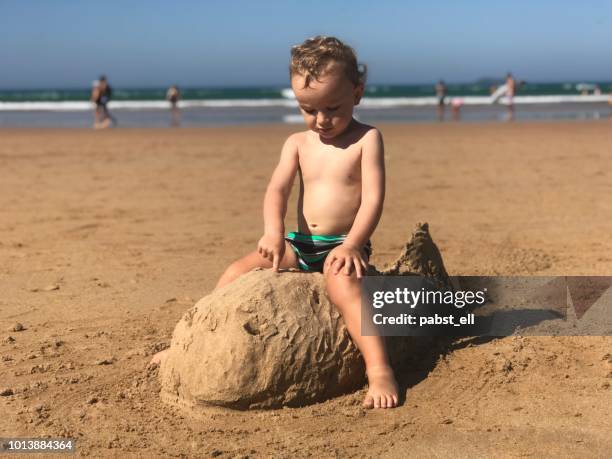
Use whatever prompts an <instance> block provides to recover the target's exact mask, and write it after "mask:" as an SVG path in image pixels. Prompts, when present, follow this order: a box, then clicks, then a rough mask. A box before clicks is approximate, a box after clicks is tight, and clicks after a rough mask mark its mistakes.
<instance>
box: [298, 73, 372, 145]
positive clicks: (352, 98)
mask: <svg viewBox="0 0 612 459" xmlns="http://www.w3.org/2000/svg"><path fill="white" fill-rule="evenodd" d="M305 81H306V79H305V78H304V76H302V75H293V77H292V78H291V87H292V89H293V92H294V93H295V97H296V99H297V101H298V104H299V105H300V110H301V112H302V115H303V116H304V121H305V122H306V126H308V129H310V130H312V131H314V132H316V133H317V134H319V136H320V137H321V138H323V139H332V138H334V137H337V136H338V135H340V134H342V133H343V132H344V131H345V129H346V128H347V127H348V125H349V124H350V123H351V120H352V119H353V108H354V107H355V105H357V104H358V103H359V100H360V99H361V96H362V95H363V85H359V86H354V85H353V83H352V82H351V81H350V80H349V79H348V78H347V77H346V76H345V75H344V71H343V69H342V66H341V65H340V64H336V63H332V64H331V65H330V66H329V67H328V69H327V71H326V72H325V73H324V74H323V76H321V77H320V79H319V80H315V79H311V80H310V82H309V85H308V87H304V83H305Z"/></svg>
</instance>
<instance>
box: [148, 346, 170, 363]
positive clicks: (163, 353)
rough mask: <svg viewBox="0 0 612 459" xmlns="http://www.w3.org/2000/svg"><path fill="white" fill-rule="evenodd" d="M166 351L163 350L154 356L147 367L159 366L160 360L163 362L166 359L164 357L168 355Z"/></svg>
mask: <svg viewBox="0 0 612 459" xmlns="http://www.w3.org/2000/svg"><path fill="white" fill-rule="evenodd" d="M168 350H169V349H166V350H163V351H161V352H158V353H157V354H155V355H154V356H153V358H152V359H151V361H150V362H149V366H159V365H161V363H162V360H164V359H165V358H166V356H167V355H168Z"/></svg>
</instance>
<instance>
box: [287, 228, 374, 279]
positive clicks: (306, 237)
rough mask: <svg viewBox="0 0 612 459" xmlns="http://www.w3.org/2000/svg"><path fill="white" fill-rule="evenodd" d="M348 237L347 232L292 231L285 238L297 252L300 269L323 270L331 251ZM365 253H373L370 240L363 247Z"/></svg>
mask: <svg viewBox="0 0 612 459" xmlns="http://www.w3.org/2000/svg"><path fill="white" fill-rule="evenodd" d="M345 239H346V234H340V235H328V236H322V235H314V234H302V233H298V232H291V233H289V234H287V237H286V238H285V240H286V241H287V242H288V243H289V244H290V245H291V248H292V249H293V251H294V252H295V254H296V256H297V259H298V264H299V265H300V269H302V270H303V271H318V272H320V273H322V272H323V264H324V263H325V259H326V258H327V255H328V254H329V252H331V251H332V250H333V249H335V248H336V247H338V246H339V245H340V244H342V243H343V242H344V240H345ZM363 250H364V252H365V254H366V255H367V256H368V257H370V255H372V244H371V243H370V241H368V242H367V243H366V245H365V246H364V247H363Z"/></svg>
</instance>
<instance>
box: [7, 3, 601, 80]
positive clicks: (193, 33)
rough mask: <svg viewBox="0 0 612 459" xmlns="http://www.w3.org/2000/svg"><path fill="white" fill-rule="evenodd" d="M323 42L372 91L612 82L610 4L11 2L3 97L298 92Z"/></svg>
mask: <svg viewBox="0 0 612 459" xmlns="http://www.w3.org/2000/svg"><path fill="white" fill-rule="evenodd" d="M316 34H327V35H336V36H338V37H339V38H341V39H343V40H345V41H346V42H348V43H349V44H351V45H352V46H354V47H355V48H356V49H357V51H358V54H359V58H360V60H361V61H363V62H365V63H367V64H368V66H369V69H370V82H371V83H421V82H432V81H434V80H437V79H438V78H444V79H446V80H447V81H450V82H465V81H472V80H475V79H478V78H480V77H488V76H500V75H503V74H504V73H505V72H506V71H507V70H511V71H512V72H513V73H514V74H515V75H516V76H517V77H518V78H520V79H526V80H531V81H564V80H585V81H586V80H612V1H610V0H599V1H595V0H581V1H568V0H545V1H539V0H507V1H495V0H489V1H485V0H482V1H477V0H430V1H419V2H414V1H386V2H385V1H381V2H372V1H361V0H354V1H335V0H327V1H319V0H285V1H264V0H260V1H256V0H253V1H234V0H222V1H204V0H201V1H196V0H189V1H180V0H178V1H174V2H171V1H167V2H163V1H157V0H148V1H131V0H124V1H118V0H108V1H102V0H100V1H96V2H93V1H87V0H78V1H77V0H14V1H11V0H0V43H1V44H0V88H3V89H9V88H45V87H53V88H62V87H86V86H88V85H89V83H90V82H91V80H93V79H95V78H96V77H97V76H98V75H99V74H100V73H106V74H108V75H109V78H110V80H111V83H113V84H114V85H115V86H123V87H128V86H131V87H137V86H146V87H151V86H166V85H168V84H170V83H174V82H176V83H178V84H180V85H182V86H257V85H287V62H288V56H289V47H290V45H292V44H295V43H298V42H301V41H302V40H303V39H304V38H306V37H309V36H312V35H316Z"/></svg>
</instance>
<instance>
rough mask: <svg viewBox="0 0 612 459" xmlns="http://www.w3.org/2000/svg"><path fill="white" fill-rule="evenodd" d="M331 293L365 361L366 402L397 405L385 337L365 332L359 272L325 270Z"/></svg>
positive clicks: (370, 404)
mask: <svg viewBox="0 0 612 459" xmlns="http://www.w3.org/2000/svg"><path fill="white" fill-rule="evenodd" d="M325 280H326V285H327V295H328V297H329V300H330V301H331V302H332V303H333V304H334V305H335V306H336V307H337V308H338V310H339V311H340V313H341V314H342V318H343V319H344V323H345V324H346V328H347V329H348V332H349V334H350V335H351V338H352V339H353V342H354V343H355V344H356V345H357V347H358V348H359V350H360V351H361V355H362V356H363V359H364V361H365V366H366V373H367V376H368V385H369V390H368V393H367V395H366V397H365V400H364V402H363V404H364V406H366V407H368V408H393V407H395V406H397V401H398V394H399V393H398V388H397V382H396V381H395V376H394V374H393V370H392V368H391V365H390V364H389V358H388V356H387V350H386V348H385V341H384V338H383V337H381V336H362V335H361V280H360V279H358V278H357V276H356V275H355V272H354V270H353V273H352V274H350V275H347V274H344V272H343V271H340V272H339V273H338V274H334V273H333V272H332V269H331V267H330V268H329V269H326V271H325Z"/></svg>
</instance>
